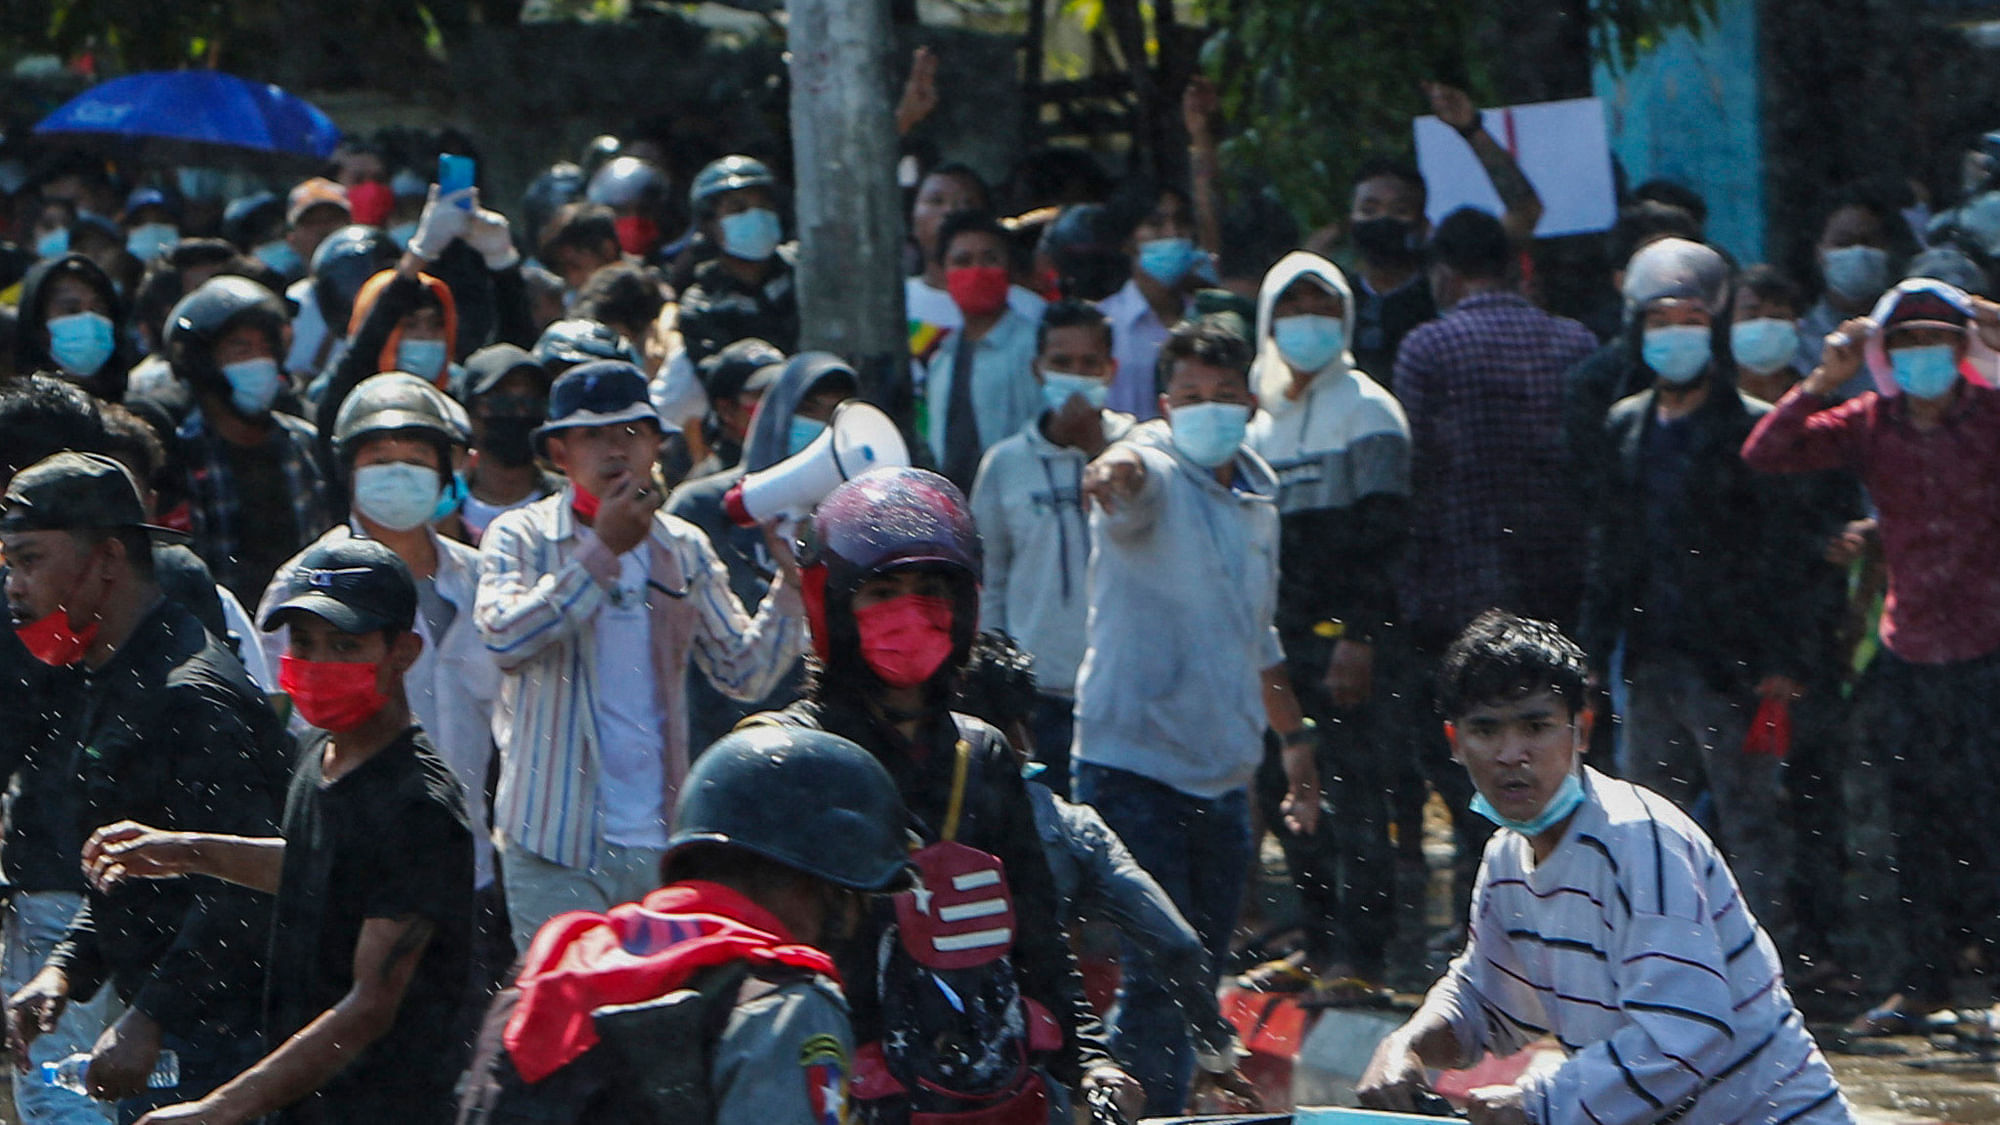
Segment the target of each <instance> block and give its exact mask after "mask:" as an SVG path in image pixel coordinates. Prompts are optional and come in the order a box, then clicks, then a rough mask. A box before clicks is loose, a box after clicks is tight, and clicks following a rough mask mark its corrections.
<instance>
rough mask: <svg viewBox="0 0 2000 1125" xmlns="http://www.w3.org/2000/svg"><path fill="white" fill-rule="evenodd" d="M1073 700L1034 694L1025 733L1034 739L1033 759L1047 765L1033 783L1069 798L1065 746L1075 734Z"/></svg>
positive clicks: (1066, 746) (1067, 746) (1059, 795)
mask: <svg viewBox="0 0 2000 1125" xmlns="http://www.w3.org/2000/svg"><path fill="white" fill-rule="evenodd" d="M1075 710H1076V700H1074V699H1065V698H1063V697H1062V696H1059V695H1043V694H1041V693H1039V692H1037V693H1036V695H1035V713H1034V714H1033V715H1032V716H1030V717H1029V720H1028V733H1029V734H1031V735H1033V736H1034V739H1035V760H1036V761H1037V762H1040V763H1042V764H1043V765H1045V766H1047V767H1048V769H1046V770H1044V771H1043V772H1042V774H1041V776H1039V777H1037V778H1036V779H1035V780H1036V781H1039V782H1041V783H1042V784H1044V785H1046V786H1048V787H1049V788H1050V789H1053V790H1055V794H1056V796H1058V797H1061V798H1063V799H1064V800H1068V799H1069V744H1070V739H1072V738H1073V737H1075V735H1076V716H1075V714H1074V712H1075Z"/></svg>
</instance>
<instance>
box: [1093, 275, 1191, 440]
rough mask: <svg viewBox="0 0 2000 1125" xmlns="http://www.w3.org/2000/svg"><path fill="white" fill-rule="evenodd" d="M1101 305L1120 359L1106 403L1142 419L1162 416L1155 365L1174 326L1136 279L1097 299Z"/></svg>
mask: <svg viewBox="0 0 2000 1125" xmlns="http://www.w3.org/2000/svg"><path fill="white" fill-rule="evenodd" d="M1097 307H1098V308H1099V309H1100V310H1102V311H1103V313H1104V316H1105V318H1106V319H1107V320H1109V321H1111V356H1112V358H1113V359H1116V360H1117V361H1118V374H1117V376H1116V377H1115V378H1113V379H1112V380H1111V400H1110V402H1108V403H1107V404H1106V405H1108V406H1109V407H1110V408H1111V409H1113V410H1116V411H1118V412H1119V413H1121V414H1130V415H1131V416H1133V417H1134V418H1137V419H1138V420H1140V421H1141V422H1143V421H1145V420H1147V419H1148V418H1158V417H1159V416H1160V392H1159V384H1158V382H1157V381H1156V379H1155V377H1154V374H1153V364H1154V362H1155V361H1157V360H1158V359H1159V358H1160V345H1161V344H1164V343H1166V342H1167V333H1168V332H1169V331H1170V330H1171V329H1172V327H1173V326H1172V325H1170V324H1164V323H1162V322H1161V321H1160V316H1159V314H1158V313H1156V312H1154V311H1153V306H1152V305H1151V304H1149V303H1148V302H1147V301H1146V295H1145V294H1144V293H1142V292H1140V291H1139V283H1138V281H1136V280H1130V281H1127V282H1126V283H1125V286H1124V288H1122V289H1120V290H1118V292H1116V293H1113V294H1112V295H1111V296H1109V297H1106V298H1104V299H1103V300H1102V301H1099V302H1097Z"/></svg>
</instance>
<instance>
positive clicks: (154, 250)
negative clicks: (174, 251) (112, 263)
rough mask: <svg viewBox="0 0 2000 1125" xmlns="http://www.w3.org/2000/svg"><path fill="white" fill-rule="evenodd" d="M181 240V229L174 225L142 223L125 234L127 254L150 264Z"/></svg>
mask: <svg viewBox="0 0 2000 1125" xmlns="http://www.w3.org/2000/svg"><path fill="white" fill-rule="evenodd" d="M180 240H181V229H180V228H179V227H177V226H175V225H174V224H172V223H141V224H139V225H138V226H136V227H133V228H132V229H131V230H129V231H126V232H125V252H126V253H127V254H130V255H132V256H133V257H134V258H137V259H139V260H140V261H142V262H150V261H152V260H153V259H154V258H157V257H159V256H160V255H161V254H162V253H164V252H165V251H166V250H167V249H168V248H169V247H171V246H172V245H173V244H174V243H176V242H179V241H180Z"/></svg>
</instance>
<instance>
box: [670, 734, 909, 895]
mask: <svg viewBox="0 0 2000 1125" xmlns="http://www.w3.org/2000/svg"><path fill="white" fill-rule="evenodd" d="M908 824H909V813H908V812H907V811H906V810H905V809H904V807H903V798H902V795H901V794H900V793H899V792H897V790H896V782H895V780H894V779H893V778H891V777H890V776H889V771H888V770H886V769H884V768H882V763H880V762H878V761H876V760H875V758H874V756H873V755H871V754H870V753H868V751H866V750H863V749H862V748H861V747H859V746H856V745H855V744H854V743H852V742H849V741H848V740H846V739H844V738H842V737H840V736H839V735H837V734H829V733H827V732H826V731H822V730H814V729H812V728H810V727H795V726H784V725H772V726H761V727H749V728H746V729H743V730H739V731H736V732H734V733H733V734H729V735H726V736H724V737H723V738H722V740H721V741H719V742H717V743H715V745H713V746H710V747H709V748H708V749H707V750H705V751H703V752H702V755H701V757H699V758H697V759H695V763H694V768H693V769H691V770H689V771H688V776H687V780H686V781H684V782H682V783H681V791H680V797H679V799H678V800H676V801H675V802H674V832H673V835H672V836H670V837H669V838H668V839H667V854H666V856H665V857H664V859H663V860H662V861H661V862H662V867H663V873H664V874H665V875H666V877H667V878H669V879H671V878H673V877H674V876H673V868H674V858H675V857H676V856H677V855H680V854H682V853H683V852H685V851H687V850H689V849H693V848H699V847H704V846H706V847H716V846H721V847H731V848H741V849H743V850H744V851H748V852H752V853H754V854H756V855H760V856H763V857H764V858H765V859H768V860H771V861H773V862H775V863H779V864H783V865H784V866H786V867H789V868H791V869H793V870H795V871H799V872H803V873H804V874H807V875H811V876H813V877H814V878H817V879H824V880H826V881H827V882H829V883H833V884H835V885H836V886H841V887H846V888H848V889H849V890H856V891H888V890H895V889H898V888H899V887H900V886H901V885H902V884H903V883H904V882H905V881H906V879H907V878H908V876H907V871H908V863H909V839H910V837H909V830H908V827H907V826H908Z"/></svg>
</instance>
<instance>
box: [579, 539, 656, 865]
mask: <svg viewBox="0 0 2000 1125" xmlns="http://www.w3.org/2000/svg"><path fill="white" fill-rule="evenodd" d="M646 577H647V576H646V559H645V556H644V555H643V554H641V553H640V552H639V551H638V550H637V549H634V550H630V551H627V552H625V553H624V554H622V555H620V556H618V586H617V589H615V590H614V591H612V593H611V595H610V596H609V597H607V598H606V599H605V601H604V604H603V605H602V606H601V607H599V609H598V611H597V622H596V628H595V629H593V630H592V631H591V632H592V634H593V639H594V641H595V643H596V645H597V676H598V687H599V690H598V693H597V715H596V718H597V753H598V755H599V765H600V766H601V768H600V769H599V770H598V771H597V807H598V809H599V810H600V811H601V813H602V814H603V818H604V839H605V842H607V843H612V844H621V845H623V846H625V847H632V848H664V847H666V846H667V808H666V800H665V797H664V794H665V793H666V776H667V775H666V769H667V766H666V759H665V757H664V751H663V750H662V748H661V746H660V720H661V716H660V702H659V698H658V696H656V695H655V694H654V681H655V679H656V677H655V675H654V673H653V649H652V645H651V644H649V643H648V638H649V636H650V635H651V633H650V630H651V626H650V624H649V619H648V617H647V608H646V598H647V597H648V596H649V595H650V594H651V591H650V590H648V589H647V586H646ZM659 596H661V597H664V596H665V595H659Z"/></svg>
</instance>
